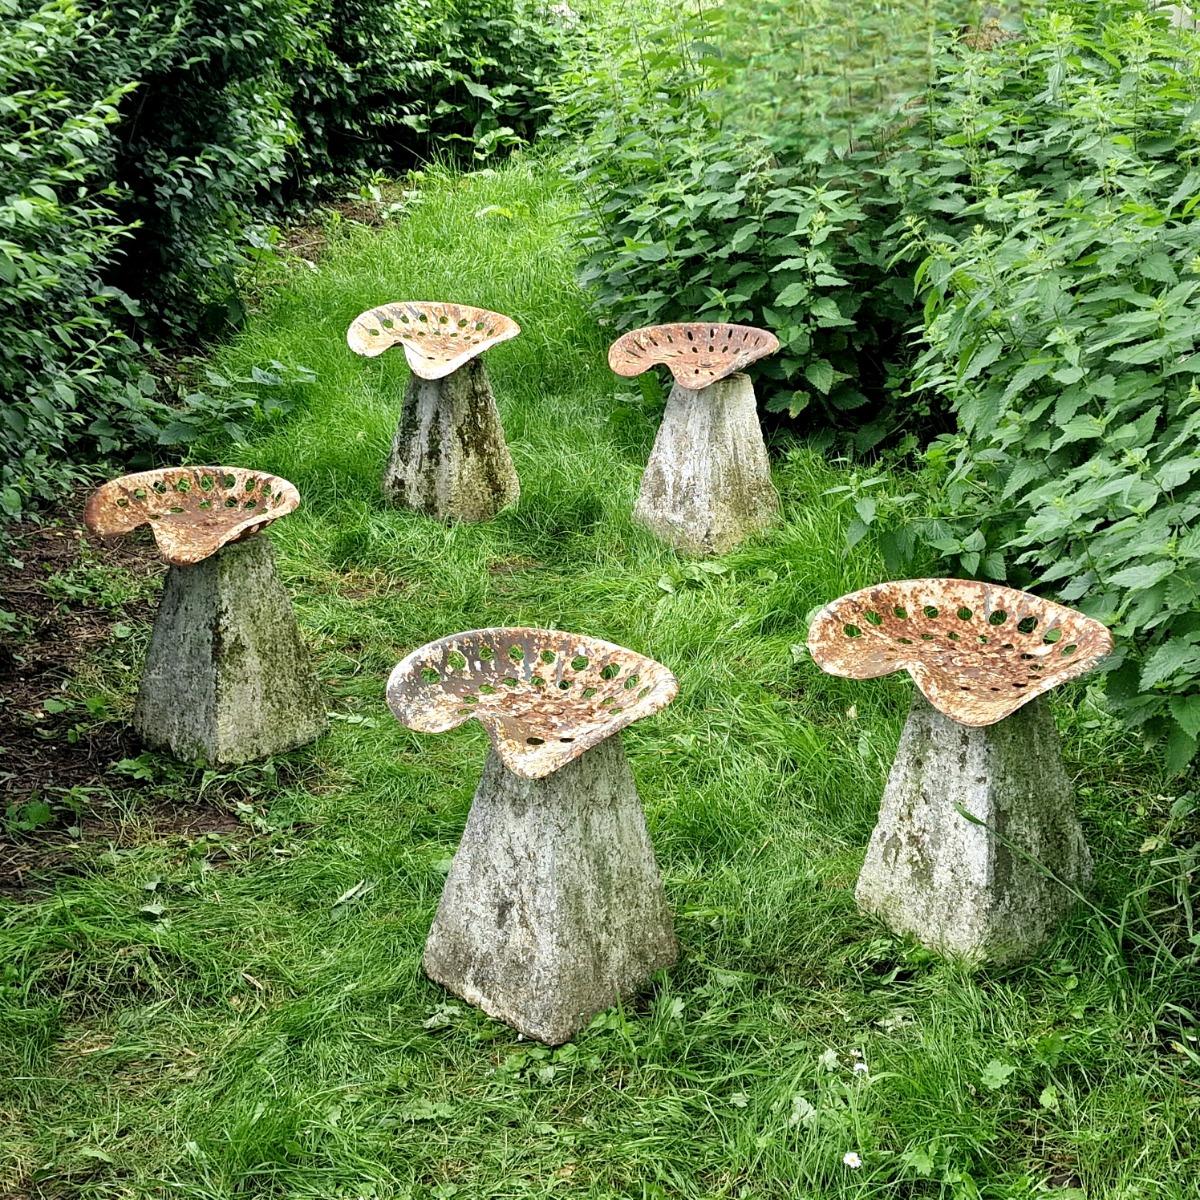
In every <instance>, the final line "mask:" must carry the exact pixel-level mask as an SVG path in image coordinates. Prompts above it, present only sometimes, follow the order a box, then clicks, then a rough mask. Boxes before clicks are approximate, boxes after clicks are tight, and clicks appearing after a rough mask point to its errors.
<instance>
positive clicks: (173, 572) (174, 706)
mask: <svg viewBox="0 0 1200 1200" xmlns="http://www.w3.org/2000/svg"><path fill="white" fill-rule="evenodd" d="M133 726H134V729H135V731H136V732H137V734H138V735H139V737H140V738H141V740H142V741H143V742H144V743H145V744H146V745H147V746H150V747H152V748H154V749H158V750H165V751H167V752H169V753H170V754H172V755H173V756H174V757H176V758H179V759H182V760H184V761H189V762H190V761H196V760H201V761H204V762H206V763H209V764H212V765H214V766H219V765H232V764H236V763H244V762H250V761H252V760H254V759H258V758H265V757H267V756H268V755H271V754H279V753H281V752H283V751H285V750H291V749H294V748H295V747H297V746H302V745H304V744H305V743H306V742H310V741H312V740H313V739H314V738H316V737H318V736H319V735H320V734H321V733H323V732H324V730H325V728H326V717H325V704H324V700H323V698H322V695H321V690H320V687H319V686H318V684H317V681H316V678H315V677H314V675H313V673H312V671H311V669H310V667H309V665H308V654H307V651H306V649H305V647H304V644H303V643H302V642H301V640H300V634H299V631H298V629H297V627H296V619H295V616H294V614H293V612H292V603H291V599H290V598H289V596H288V594H287V592H286V591H285V590H284V588H283V585H282V583H281V582H280V581H279V578H278V575H277V574H276V571H275V558H274V553H273V549H272V546H271V543H270V541H269V540H268V539H267V538H266V537H265V536H263V535H262V534H261V533H260V534H256V535H254V536H252V537H249V538H247V539H246V540H245V541H241V542H234V543H231V544H228V545H225V546H222V547H221V548H220V549H219V550H217V551H216V553H214V554H212V555H211V556H210V557H208V558H205V559H204V560H203V561H201V562H198V563H196V564H195V565H192V566H172V567H171V568H170V569H169V573H168V575H167V580H166V584H165V586H164V589H163V595H162V602H161V604H160V607H159V611H158V617H157V619H156V621H155V624H154V634H153V637H152V639H151V642H150V651H149V654H148V655H147V658H146V665H145V669H144V671H143V673H142V680H141V686H140V688H139V691H138V697H137V704H136V707H135V709H134V716H133Z"/></svg>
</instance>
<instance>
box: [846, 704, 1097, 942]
mask: <svg viewBox="0 0 1200 1200" xmlns="http://www.w3.org/2000/svg"><path fill="white" fill-rule="evenodd" d="M959 809H961V810H962V811H964V812H967V813H970V814H971V815H972V816H973V817H975V818H977V820H978V821H980V822H983V824H977V823H976V822H974V821H970V820H968V819H967V818H966V817H964V816H962V815H960V813H959V811H958V810H959ZM1010 847H1016V848H1017V849H1012V848H1010ZM1022 851H1023V853H1022ZM1031 859H1032V860H1035V861H1036V862H1037V863H1041V864H1043V865H1044V866H1045V867H1047V868H1049V870H1050V871H1053V872H1054V874H1055V875H1056V876H1057V877H1058V878H1059V879H1061V880H1062V881H1063V882H1064V883H1066V884H1068V885H1070V887H1073V888H1076V889H1080V888H1082V887H1084V886H1085V885H1086V884H1087V882H1088V880H1089V879H1090V877H1091V869H1092V863H1091V855H1090V854H1089V852H1088V848H1087V844H1086V842H1085V841H1084V836H1083V831H1082V829H1081V828H1080V825H1079V821H1078V820H1077V819H1076V816H1075V811H1074V802H1073V796H1072V789H1071V784H1070V781H1069V780H1068V778H1067V773H1066V770H1065V768H1064V766H1063V762H1062V755H1061V750H1060V746H1059V740H1058V734H1057V731H1056V730H1055V727H1054V721H1053V718H1052V717H1051V715H1050V711H1049V709H1048V707H1047V706H1046V702H1045V701H1044V700H1043V699H1040V698H1039V699H1037V700H1034V701H1032V702H1030V703H1029V704H1027V705H1025V706H1024V707H1023V708H1019V709H1017V711H1016V712H1014V713H1012V714H1011V715H1010V716H1008V717H1006V718H1005V719H1004V720H1002V721H999V722H998V723H996V724H994V725H987V726H984V727H982V728H969V727H967V726H965V725H960V724H958V723H957V722H955V721H952V720H951V719H950V718H949V717H946V716H943V715H942V714H941V713H940V712H938V711H937V710H936V709H934V708H933V707H931V706H930V704H929V703H928V702H927V701H926V700H925V698H924V697H923V696H922V695H921V694H920V693H919V692H918V693H917V695H916V698H915V700H914V702H913V706H912V711H911V712H910V714H909V717H908V723H907V725H906V726H905V728H904V733H903V736H902V737H901V740H900V748H899V750H898V751H897V754H896V761H895V763H894V765H893V767H892V771H891V775H890V776H889V778H888V783H887V788H886V790H885V792H884V796H883V804H882V807H881V810H880V815H879V823H878V824H877V825H876V827H875V831H874V833H873V834H872V836H871V844H870V847H869V849H868V850H867V858H866V862H865V863H864V865H863V869H862V874H861V875H860V876H859V880H858V887H857V889H856V891H855V896H856V898H857V900H858V903H859V905H860V906H861V907H862V908H863V909H864V910H866V911H868V912H872V913H875V914H877V915H878V916H880V917H882V918H883V920H884V921H886V922H887V923H888V925H890V926H891V927H892V928H893V929H894V930H896V931H897V932H899V933H908V934H912V935H913V936H915V937H916V938H917V939H919V940H920V941H921V942H923V943H924V944H925V945H927V946H929V947H931V948H932V949H935V950H937V951H939V952H942V953H947V954H956V955H961V956H963V957H965V958H969V959H975V960H984V961H988V962H993V963H1005V962H1010V961H1013V960H1017V959H1021V958H1025V957H1028V956H1029V955H1031V954H1032V953H1033V952H1034V951H1036V950H1037V949H1038V947H1039V946H1040V945H1041V944H1042V943H1043V942H1044V941H1045V940H1046V939H1047V938H1048V937H1049V936H1050V935H1051V933H1053V931H1054V930H1055V928H1056V927H1057V925H1058V924H1059V922H1060V921H1061V920H1062V918H1063V917H1064V916H1065V915H1066V913H1067V912H1068V911H1069V910H1070V909H1071V907H1072V906H1073V905H1074V903H1075V897H1074V896H1073V895H1072V894H1071V892H1070V891H1069V890H1068V889H1067V888H1066V887H1064V886H1062V884H1060V883H1057V882H1056V881H1055V880H1054V879H1051V878H1049V877H1048V876H1047V875H1046V874H1045V872H1044V871H1042V870H1039V869H1038V867H1037V866H1035V865H1034V862H1031V861H1030V860H1031Z"/></svg>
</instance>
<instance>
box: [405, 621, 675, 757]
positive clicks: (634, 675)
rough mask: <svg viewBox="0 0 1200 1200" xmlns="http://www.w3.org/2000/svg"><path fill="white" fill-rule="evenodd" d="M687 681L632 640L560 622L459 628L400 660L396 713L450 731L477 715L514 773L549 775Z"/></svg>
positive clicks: (420, 725) (429, 729) (421, 728)
mask: <svg viewBox="0 0 1200 1200" xmlns="http://www.w3.org/2000/svg"><path fill="white" fill-rule="evenodd" d="M677 690H678V684H677V683H676V681H675V676H674V675H672V674H671V672H670V671H668V670H667V668H666V667H664V666H663V665H662V664H661V663H657V662H655V661H654V660H653V659H652V658H646V657H644V656H643V655H641V654H635V653H634V652H633V651H632V650H626V649H625V648H624V647H623V646H616V645H614V644H613V643H612V642H605V641H602V640H600V639H599V638H591V637H583V636H582V635H580V634H577V633H562V632H560V631H558V630H554V629H528V628H522V627H517V628H511V629H504V628H493V629H472V630H469V631H468V632H466V633H456V634H453V635H451V636H450V637H444V638H441V639H439V640H438V641H436V642H430V643H428V644H427V645H425V646H422V647H421V648H420V649H419V650H414V651H413V652H412V653H411V654H410V655H408V657H407V658H405V659H403V660H402V661H401V662H400V663H398V664H397V665H396V668H395V670H394V671H392V674H391V678H390V679H389V680H388V686H387V698H388V704H389V705H390V707H391V710H392V712H393V713H395V715H396V719H397V720H399V721H400V722H401V723H402V724H404V725H407V726H408V727H409V729H415V730H417V731H418V732H420V733H442V732H443V731H445V730H447V729H454V728H455V727H456V726H458V725H461V724H462V723H463V722H464V721H469V720H470V719H471V718H472V717H473V718H475V720H477V721H478V722H479V723H480V724H481V725H482V726H483V727H484V729H486V730H487V734H488V737H489V738H491V740H492V745H494V746H495V747H496V752H497V753H498V754H499V755H500V758H501V759H502V760H503V762H504V765H505V766H506V767H507V768H508V769H509V770H510V771H512V772H513V773H514V774H515V775H521V776H524V777H525V778H526V779H541V778H543V777H545V776H546V775H550V774H551V773H553V772H554V771H557V770H558V769H559V768H560V767H563V766H565V765H566V764H567V763H569V762H571V760H572V759H576V758H578V757H579V756H580V755H581V754H582V753H583V752H584V751H585V750H590V749H591V748H592V747H593V746H596V745H599V743H600V742H602V741H604V739H605V738H608V737H611V736H612V735H613V734H614V733H616V732H617V731H618V730H620V729H624V728H625V726H626V725H629V724H631V723H632V722H634V721H637V720H640V719H641V718H642V717H648V716H650V714H651V713H655V712H658V710H659V709H660V708H663V707H665V706H666V705H667V704H669V703H670V702H671V701H672V700H673V699H674V698H675V693H676V691H677Z"/></svg>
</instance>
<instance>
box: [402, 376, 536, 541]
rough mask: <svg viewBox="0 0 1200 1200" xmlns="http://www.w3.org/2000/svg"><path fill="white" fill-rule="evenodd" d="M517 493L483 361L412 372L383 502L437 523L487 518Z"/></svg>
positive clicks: (516, 485) (511, 500) (498, 415)
mask: <svg viewBox="0 0 1200 1200" xmlns="http://www.w3.org/2000/svg"><path fill="white" fill-rule="evenodd" d="M520 494H521V486H520V483H519V482H518V480H517V473H516V471H515V470H514V468H513V464H512V458H511V456H510V455H509V452H508V445H507V443H506V442H505V440H504V427H503V426H502V425H501V423H500V413H499V411H498V410H497V408H496V401H495V398H494V396H493V395H492V389H491V385H490V384H489V383H488V377H487V372H486V371H485V370H484V366H483V359H482V358H473V359H471V360H470V362H467V363H464V364H463V365H462V366H461V367H459V369H458V370H457V371H455V372H454V374H452V375H447V376H446V377H445V378H444V379H419V378H418V377H417V376H416V375H414V376H413V377H412V379H411V380H410V381H409V384H408V390H407V391H406V392H405V395H404V408H403V409H402V410H401V413H400V422H399V424H398V425H397V427H396V436H395V437H394V438H393V439H392V452H391V456H390V457H389V458H388V464H387V469H386V470H385V471H384V473H383V495H384V499H385V500H387V501H388V502H389V503H391V504H395V505H396V506H397V507H399V508H411V509H415V510H416V511H417V512H420V513H424V514H425V515H426V516H429V517H437V518H438V519H439V520H441V521H486V520H488V519H489V518H491V517H494V516H495V515H496V514H497V513H498V512H499V511H500V510H501V509H502V508H505V507H507V506H508V505H509V504H515V503H516V501H517V498H518V497H519V496H520Z"/></svg>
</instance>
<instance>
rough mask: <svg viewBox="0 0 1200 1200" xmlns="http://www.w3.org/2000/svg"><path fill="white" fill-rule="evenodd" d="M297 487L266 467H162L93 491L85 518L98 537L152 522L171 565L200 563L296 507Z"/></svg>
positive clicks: (166, 558)
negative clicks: (268, 470)
mask: <svg viewBox="0 0 1200 1200" xmlns="http://www.w3.org/2000/svg"><path fill="white" fill-rule="evenodd" d="M299 505H300V493H299V492H298V491H296V489H295V488H294V487H293V486H292V485H291V484H290V483H288V481H287V480H286V479H280V478H279V477H278V476H275V475H268V474H267V473H266V472H265V471H247V470H245V469H244V468H242V467H164V468H163V469H161V470H158V471H140V472H138V473H137V474H135V475H123V476H122V477H121V478H120V479H114V480H112V481H111V482H110V483H106V484H104V485H103V486H102V487H99V488H97V489H96V490H95V491H94V492H93V493H92V494H91V496H90V497H89V499H88V502H87V507H86V508H85V509H84V513H83V520H84V523H85V524H86V525H87V527H88V528H89V529H90V530H91V531H92V532H93V533H97V534H99V535H100V536H101V537H116V536H119V535H121V534H126V533H131V532H132V531H133V530H135V529H137V528H138V526H140V525H147V524H148V525H149V526H150V529H151V531H152V532H153V533H154V540H155V542H156V543H157V544H158V549H159V552H160V553H161V554H162V557H163V558H164V559H165V560H166V561H167V562H169V563H171V564H173V565H174V566H180V567H182V566H189V565H191V564H193V563H198V562H202V561H203V560H204V559H206V558H208V557H209V556H210V555H212V554H215V553H216V552H217V551H218V550H219V549H220V548H221V547H222V546H226V545H228V544H229V543H230V542H236V541H239V540H240V539H241V538H244V537H247V536H248V535H250V534H252V533H257V532H258V531H259V530H260V529H265V528H266V527H267V526H268V525H270V524H271V522H272V521H277V520H278V519H279V518H280V517H285V516H287V514H288V513H290V512H294V511H295V510H296V509H297V508H298V507H299Z"/></svg>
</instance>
